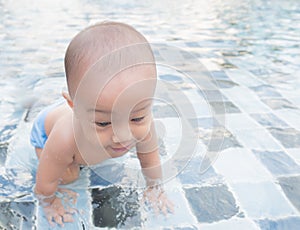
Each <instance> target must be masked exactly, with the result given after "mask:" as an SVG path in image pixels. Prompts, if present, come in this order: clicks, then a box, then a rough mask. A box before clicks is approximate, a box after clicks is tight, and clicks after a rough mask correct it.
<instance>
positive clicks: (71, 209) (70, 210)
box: [66, 207, 78, 214]
mask: <svg viewBox="0 0 300 230" xmlns="http://www.w3.org/2000/svg"><path fill="white" fill-rule="evenodd" d="M66 212H67V213H69V214H75V213H77V212H78V210H77V209H76V208H71V207H68V208H67V210H66Z"/></svg>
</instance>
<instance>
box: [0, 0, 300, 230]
mask: <svg viewBox="0 0 300 230" xmlns="http://www.w3.org/2000/svg"><path fill="white" fill-rule="evenodd" d="M41 2H43V1H41ZM53 2H54V5H55V1H53ZM65 2H66V3H65V4H68V3H70V4H69V5H64V4H63V3H59V4H57V5H55V8H54V10H53V11H52V10H50V11H49V9H51V7H54V5H47V6H39V5H38V4H39V3H37V2H35V3H34V4H28V3H27V2H24V3H22V1H18V3H17V4H14V3H13V2H12V1H8V2H5V1H2V2H0V18H1V20H0V21H1V25H0V31H1V32H2V33H0V50H1V52H0V57H1V63H0V67H1V72H0V74H1V78H0V85H1V94H0V99H1V101H0V109H1V113H0V118H1V124H0V166H1V171H0V185H1V187H0V198H1V203H0V207H1V208H0V229H2V228H3V229H32V228H35V227H36V228H38V229H46V220H44V219H43V218H42V214H41V210H40V208H38V205H37V203H36V200H35V198H34V197H33V194H32V187H33V185H34V174H35V167H36V164H37V162H36V160H35V159H33V158H32V156H33V154H34V153H33V150H32V148H31V147H30V145H29V142H28V135H29V130H30V125H31V123H32V119H33V118H34V116H35V115H36V113H37V112H38V111H39V110H40V109H41V108H42V107H43V106H44V105H47V104H49V103H50V102H53V101H54V100H55V98H57V97H58V96H59V94H60V91H61V88H62V86H63V85H65V82H64V74H63V55H62V54H63V51H64V50H65V48H66V46H67V43H68V42H69V41H70V39H71V37H72V36H74V34H75V33H77V32H78V31H79V30H80V29H82V28H83V27H85V26H86V25H87V24H89V23H91V22H95V21H99V20H100V21H101V20H103V19H110V20H117V21H124V22H126V23H129V24H131V25H133V26H134V27H135V28H136V29H138V30H139V31H141V32H142V33H143V34H145V36H146V37H147V38H148V39H149V41H150V42H152V43H153V45H157V44H158V43H161V44H165V45H166V44H167V45H168V47H176V48H175V49H173V51H174V52H175V51H177V53H174V52H173V51H172V53H170V49H158V50H155V52H154V53H155V56H156V59H157V62H158V63H166V64H170V66H169V68H160V67H161V66H160V67H159V79H160V81H165V82H169V83H170V84H171V86H170V87H169V88H167V90H166V91H165V92H163V93H164V94H163V97H164V98H169V96H170V95H169V92H170V91H172V87H173V86H175V87H177V88H179V89H180V91H181V92H183V93H184V95H185V97H186V99H187V100H184V101H183V103H182V104H180V105H181V106H186V107H183V108H187V109H188V105H187V104H192V105H193V108H194V113H195V115H192V114H191V115H190V117H189V116H188V115H187V117H186V118H187V120H188V124H189V125H191V127H194V128H195V129H194V131H195V132H196V133H197V135H198V144H197V146H196V152H195V154H194V155H193V157H192V158H191V159H190V161H189V164H188V165H187V166H186V167H185V168H184V169H183V170H182V171H181V172H180V173H178V174H177V176H176V177H174V178H173V179H171V180H169V181H167V182H166V184H165V188H166V192H167V194H168V195H169V197H170V199H171V200H173V201H174V203H175V213H174V214H173V215H168V216H167V217H164V216H155V215H151V214H148V215H147V216H146V217H145V216H144V214H143V213H141V212H139V211H137V210H136V209H137V207H136V206H135V202H134V201H135V200H136V199H137V194H136V193H135V192H132V191H131V192H129V193H126V195H124V194H123V193H122V191H121V190H120V188H115V187H112V186H111V184H109V183H107V182H106V181H103V180H101V181H99V177H97V175H95V174H94V173H93V171H91V170H89V169H83V170H82V173H81V177H80V179H79V180H78V182H77V183H76V184H74V185H72V189H74V190H76V191H77V192H78V193H79V194H80V198H79V200H78V209H79V210H81V212H80V213H79V214H78V216H76V221H75V223H74V224H69V225H68V224H66V225H65V229H95V228H96V229H97V228H101V226H118V225H119V224H120V220H119V222H118V220H116V219H114V218H112V219H106V221H108V220H109V221H108V222H105V221H102V222H101V221H100V219H101V218H100V217H101V213H102V214H103V213H110V216H119V217H120V218H121V219H122V221H123V220H125V219H126V221H125V223H124V224H125V225H123V227H127V228H130V227H134V226H135V227H138V228H139V227H143V228H145V229H158V228H161V229H262V230H267V229H272V230H273V229H278V230H279V229H280V230H281V229H283V230H290V229H299V226H300V214H299V211H300V122H299V119H300V94H299V89H300V80H299V69H300V66H299V53H300V49H299V39H298V38H299V26H297V22H298V21H299V11H297V9H299V7H300V6H299V3H297V2H293V3H291V2H290V1H273V2H272V3H270V2H268V1H260V0H258V1H254V2H253V1H249V2H248V1H240V2H236V1H234V4H233V3H232V1H213V3H211V4H208V3H207V1H185V3H183V2H180V4H177V3H176V1H173V2H172V3H171V2H169V1H165V2H166V3H165V2H164V1H157V2H160V3H159V4H158V3H156V1H154V2H151V5H147V4H148V3H147V1H146V2H145V3H144V2H143V3H141V2H140V3H137V2H136V4H133V3H128V4H120V3H110V4H103V3H100V1H99V2H97V1H94V2H93V1H91V2H89V3H88V4H87V3H86V2H82V1H78V2H77V1H76V3H75V4H74V1H72V3H71V2H68V1H65ZM143 4H145V5H143ZM270 4H271V5H270ZM278 4H279V5H278ZM237 8H238V9H239V10H238V12H237V10H236V9H237ZM20 9H21V10H20ZM128 9H129V10H130V13H128ZM174 15H176V17H175V16H174ZM262 16H263V17H262ZM158 17H159V20H157V18H158ZM37 19H38V20H37ZM49 28H51V30H49ZM49 31H50V32H49ZM183 63H185V64H183ZM174 69H177V70H180V71H175V70H174ZM183 73H184V74H185V75H184V74H183ZM190 78H191V79H192V80H193V81H191V80H190ZM16 95H17V96H16ZM38 98H39V101H38V100H37V99H38ZM33 102H37V103H35V104H34V106H32V105H33ZM20 105H22V106H20ZM153 112H154V114H155V117H156V118H157V119H158V120H159V121H160V122H161V123H162V124H163V125H164V126H165V128H166V135H165V136H164V137H163V140H162V143H161V145H160V147H161V155H162V159H167V158H168V157H170V156H172V154H173V153H174V152H175V151H176V148H177V147H178V145H176V143H178V141H180V138H181V137H180V136H179V135H178V134H179V132H178V129H179V128H178V126H177V125H178V124H180V119H179V117H180V116H179V115H178V113H177V112H176V111H175V110H174V109H173V108H172V106H170V105H166V104H164V103H156V104H155V106H154V108H153ZM21 119H23V120H22V121H21ZM168 130H169V132H168ZM187 148H188V147H187ZM128 161H129V162H130V163H132V162H133V163H134V162H135V163H136V159H135V158H130V159H129V160H128ZM208 165H210V167H209V168H207V167H206V166H208ZM8 166H9V167H8ZM16 166H17V167H16ZM24 168H25V170H23V169H24ZM204 169H206V170H204ZM110 170H112V169H111V167H109V168H108V169H107V172H108V173H116V172H115V171H110ZM118 172H121V170H119V171H118ZM122 172H123V171H122ZM117 175H118V176H119V177H118V179H120V180H121V179H122V178H124V177H126V173H120V174H117ZM111 194H123V196H122V197H123V198H122V199H121V200H118V199H117V200H116V197H114V196H113V195H112V197H110V196H109V195H111ZM103 196H107V197H110V198H108V199H107V201H105V202H106V203H105V204H103V205H100V203H101V202H104V201H102V197H103ZM132 201H133V202H132ZM122 202H123V203H125V204H128V203H130V204H129V208H127V210H126V207H127V206H126V205H125V206H124V207H125V212H124V210H122V209H120V207H123V206H120V205H118V204H120V203H122ZM114 205H116V207H117V208H115V209H114V210H112V209H111V207H115V206H114ZM101 207H104V209H101ZM124 213H125V214H124ZM99 215H100V217H99ZM93 216H94V217H95V218H94V219H93ZM122 221H121V222H122ZM122 223H123V222H122Z"/></svg>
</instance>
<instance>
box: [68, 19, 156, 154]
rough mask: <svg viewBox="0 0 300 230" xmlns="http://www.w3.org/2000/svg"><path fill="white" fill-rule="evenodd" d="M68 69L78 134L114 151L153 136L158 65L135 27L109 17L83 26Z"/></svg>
mask: <svg viewBox="0 0 300 230" xmlns="http://www.w3.org/2000/svg"><path fill="white" fill-rule="evenodd" d="M65 71H66V77H67V85H68V91H69V94H64V96H65V98H66V99H67V101H68V103H69V105H70V106H71V107H72V108H73V111H74V115H75V116H74V120H75V121H74V125H75V126H77V127H76V129H77V130H78V133H79V134H78V133H77V135H78V138H84V139H85V140H86V141H88V142H89V143H90V144H91V145H92V146H96V145H98V146H99V144H100V146H101V148H104V149H105V151H106V152H107V153H108V154H110V155H111V156H113V157H114V156H119V155H122V154H123V153H124V152H126V151H127V150H128V149H129V148H130V147H132V146H134V145H135V144H136V143H137V142H140V141H142V140H144V139H145V138H146V137H147V136H149V131H150V127H151V126H152V125H153V124H152V114H151V105H152V98H153V95H154V91H155V85H156V66H155V60H154V57H153V53H152V50H151V48H150V45H149V43H148V42H147V40H146V39H145V37H144V36H143V35H141V34H140V33H139V32H137V31H136V30H135V29H134V28H132V27H131V26H129V25H126V24H123V23H116V22H105V23H101V24H97V25H94V26H90V27H88V28H87V29H85V30H83V31H81V32H80V33H79V34H78V35H76V36H75V38H74V39H73V40H72V41H71V43H70V45H69V47H68V49H67V52H66V56H65ZM150 135H151V134H150Z"/></svg>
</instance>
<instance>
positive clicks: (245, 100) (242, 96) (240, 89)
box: [221, 86, 271, 113]
mask: <svg viewBox="0 0 300 230" xmlns="http://www.w3.org/2000/svg"><path fill="white" fill-rule="evenodd" d="M221 92H222V93H223V94H224V95H225V96H226V97H227V98H228V99H229V100H231V101H232V102H233V103H234V104H235V105H236V106H237V107H238V108H239V109H240V110H241V111H244V112H246V113H258V112H270V111H271V110H270V108H269V107H268V106H266V105H265V104H264V103H263V102H262V101H261V100H260V99H259V97H258V96H257V95H256V94H255V93H254V92H253V91H251V90H250V89H248V88H247V87H244V86H235V87H232V88H229V89H222V90H221Z"/></svg>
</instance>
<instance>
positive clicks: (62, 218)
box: [38, 188, 78, 227]
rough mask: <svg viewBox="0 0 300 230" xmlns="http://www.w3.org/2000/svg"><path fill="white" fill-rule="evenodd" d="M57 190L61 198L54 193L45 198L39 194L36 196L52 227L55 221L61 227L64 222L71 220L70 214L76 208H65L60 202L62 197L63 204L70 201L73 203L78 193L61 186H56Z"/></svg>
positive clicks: (74, 211)
mask: <svg viewBox="0 0 300 230" xmlns="http://www.w3.org/2000/svg"><path fill="white" fill-rule="evenodd" d="M57 191H58V192H59V193H60V194H62V195H63V197H62V198H60V197H57V196H55V195H53V196H52V198H49V197H47V198H46V197H43V196H41V195H39V196H38V198H39V201H40V202H41V205H42V207H43V209H44V213H45V216H46V218H47V220H48V222H49V224H50V225H51V226H52V227H53V226H54V225H55V223H57V224H59V225H60V226H62V227H63V226H64V222H65V223H67V222H73V217H72V214H74V213H76V211H77V210H76V209H74V208H71V207H67V208H65V207H64V205H63V203H62V199H63V201H64V203H65V204H68V203H69V202H70V201H72V203H73V204H75V203H76V202H77V196H78V194H77V193H76V192H73V191H71V190H69V189H63V188H58V190H57ZM47 200H48V201H47Z"/></svg>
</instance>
